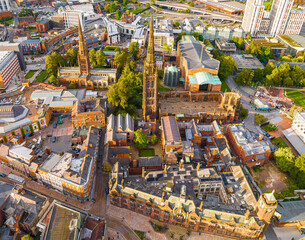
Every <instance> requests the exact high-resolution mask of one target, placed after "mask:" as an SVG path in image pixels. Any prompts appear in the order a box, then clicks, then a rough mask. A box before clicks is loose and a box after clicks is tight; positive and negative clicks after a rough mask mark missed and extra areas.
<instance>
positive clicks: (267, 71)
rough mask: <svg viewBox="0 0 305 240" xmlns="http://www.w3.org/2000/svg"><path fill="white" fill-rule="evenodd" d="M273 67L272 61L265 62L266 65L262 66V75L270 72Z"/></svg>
mask: <svg viewBox="0 0 305 240" xmlns="http://www.w3.org/2000/svg"><path fill="white" fill-rule="evenodd" d="M273 69H275V65H274V63H272V62H270V63H267V65H266V66H265V68H264V77H266V76H267V75H269V74H271V73H272V71H273Z"/></svg>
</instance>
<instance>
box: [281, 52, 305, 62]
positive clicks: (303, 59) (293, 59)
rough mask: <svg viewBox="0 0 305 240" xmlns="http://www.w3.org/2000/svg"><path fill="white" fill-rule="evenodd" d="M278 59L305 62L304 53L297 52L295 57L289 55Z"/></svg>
mask: <svg viewBox="0 0 305 240" xmlns="http://www.w3.org/2000/svg"><path fill="white" fill-rule="evenodd" d="M279 61H283V62H305V53H304V52H298V53H297V56H296V57H295V58H293V57H291V55H287V56H283V57H280V59H279Z"/></svg>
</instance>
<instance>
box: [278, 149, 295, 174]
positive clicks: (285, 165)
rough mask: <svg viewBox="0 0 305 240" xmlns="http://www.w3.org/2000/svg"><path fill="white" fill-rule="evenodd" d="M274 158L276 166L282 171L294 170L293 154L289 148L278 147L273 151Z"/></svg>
mask: <svg viewBox="0 0 305 240" xmlns="http://www.w3.org/2000/svg"><path fill="white" fill-rule="evenodd" d="M274 158H275V161H276V164H277V166H278V167H279V168H280V169H281V170H283V171H284V172H291V171H292V170H294V169H293V168H294V165H295V160H296V159H295V155H294V154H293V152H292V151H291V149H290V148H287V147H286V148H279V149H277V150H275V152H274Z"/></svg>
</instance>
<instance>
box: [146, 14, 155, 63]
mask: <svg viewBox="0 0 305 240" xmlns="http://www.w3.org/2000/svg"><path fill="white" fill-rule="evenodd" d="M146 61H147V62H154V61H155V58H154V20H153V16H152V15H151V17H150V29H149V39H148V49H147V57H146Z"/></svg>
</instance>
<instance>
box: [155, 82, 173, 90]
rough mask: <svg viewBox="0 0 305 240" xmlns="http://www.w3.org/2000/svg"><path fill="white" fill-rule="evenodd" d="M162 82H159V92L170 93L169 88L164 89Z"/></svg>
mask: <svg viewBox="0 0 305 240" xmlns="http://www.w3.org/2000/svg"><path fill="white" fill-rule="evenodd" d="M160 81H161V80H159V81H158V92H168V91H170V89H169V88H167V87H163V86H162V85H161V84H160Z"/></svg>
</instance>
